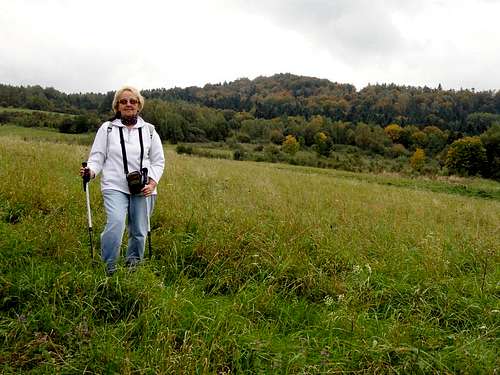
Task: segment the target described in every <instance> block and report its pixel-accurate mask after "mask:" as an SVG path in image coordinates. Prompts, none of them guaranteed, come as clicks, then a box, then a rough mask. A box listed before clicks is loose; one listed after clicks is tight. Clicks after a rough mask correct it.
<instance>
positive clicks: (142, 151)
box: [139, 128, 144, 171]
mask: <svg viewBox="0 0 500 375" xmlns="http://www.w3.org/2000/svg"><path fill="white" fill-rule="evenodd" d="M139 142H140V143H141V171H142V158H143V157H144V145H143V144H142V128H139Z"/></svg>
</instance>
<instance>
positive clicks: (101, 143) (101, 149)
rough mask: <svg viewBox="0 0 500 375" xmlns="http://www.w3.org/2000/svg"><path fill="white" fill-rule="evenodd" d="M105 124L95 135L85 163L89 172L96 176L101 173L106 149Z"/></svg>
mask: <svg viewBox="0 0 500 375" xmlns="http://www.w3.org/2000/svg"><path fill="white" fill-rule="evenodd" d="M107 124H108V123H107V122H106V123H104V124H102V125H101V127H100V128H99V130H98V131H97V134H96V136H95V138H94V143H93V144H92V149H91V150H90V155H89V159H88V161H87V166H88V167H89V168H90V170H91V171H93V172H94V173H95V175H96V176H97V175H98V174H99V173H101V171H102V168H103V166H104V161H105V160H106V148H107V139H106V138H107V135H108V134H107V128H108V126H107Z"/></svg>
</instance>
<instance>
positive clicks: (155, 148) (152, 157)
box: [148, 131, 165, 183]
mask: <svg viewBox="0 0 500 375" xmlns="http://www.w3.org/2000/svg"><path fill="white" fill-rule="evenodd" d="M149 161H150V168H149V171H148V174H149V177H151V178H152V179H153V180H155V181H156V183H158V182H160V179H161V176H162V175H163V169H164V168H165V156H164V155H163V145H162V144H161V140H160V136H159V135H158V133H157V132H156V131H155V132H154V133H153V137H152V138H151V148H150V150H149Z"/></svg>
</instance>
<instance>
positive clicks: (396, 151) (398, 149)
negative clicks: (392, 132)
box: [388, 143, 409, 158]
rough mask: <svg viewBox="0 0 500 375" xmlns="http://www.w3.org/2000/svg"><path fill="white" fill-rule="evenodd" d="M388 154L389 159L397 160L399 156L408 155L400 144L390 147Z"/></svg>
mask: <svg viewBox="0 0 500 375" xmlns="http://www.w3.org/2000/svg"><path fill="white" fill-rule="evenodd" d="M388 154H389V156H390V157H393V158H397V157H400V156H404V155H408V154H409V153H408V150H407V149H406V148H405V146H403V145H402V144H401V143H396V144H394V145H392V147H391V148H390V149H389V151H388Z"/></svg>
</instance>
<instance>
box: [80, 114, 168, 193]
mask: <svg viewBox="0 0 500 375" xmlns="http://www.w3.org/2000/svg"><path fill="white" fill-rule="evenodd" d="M109 125H110V122H105V123H104V124H102V125H101V127H100V128H99V130H98V131H97V134H96V136H95V139H94V143H93V145H92V149H91V150H90V155H89V159H88V161H87V166H88V167H89V168H90V170H91V171H93V172H94V173H95V175H96V176H97V175H99V173H101V171H102V177H101V190H118V191H121V192H124V193H127V194H129V193H130V191H129V189H128V184H127V179H126V177H125V172H124V169H123V157H122V148H121V144H120V131H119V128H120V127H121V128H123V139H124V141H125V151H126V153H127V164H128V171H129V172H132V171H138V170H140V160H141V144H140V141H139V130H138V129H139V128H142V143H143V145H144V157H143V160H142V167H143V168H147V169H148V176H149V177H150V178H152V179H153V180H155V181H156V183H159V182H160V179H161V176H162V174H163V169H164V167H165V157H164V155H163V146H162V144H161V140H160V136H159V135H158V133H157V132H156V131H154V127H153V126H151V124H148V123H147V122H145V121H144V120H143V119H142V118H141V117H138V118H137V124H135V125H134V126H133V127H132V128H130V129H128V128H127V127H126V126H125V125H123V124H122V122H121V120H120V119H116V120H114V121H112V122H111V125H112V126H111V129H110V130H109V131H108V128H109ZM152 129H153V134H152V136H151V135H150V134H151V133H150V131H151V130H152ZM153 194H156V189H155V190H154V192H153Z"/></svg>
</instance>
